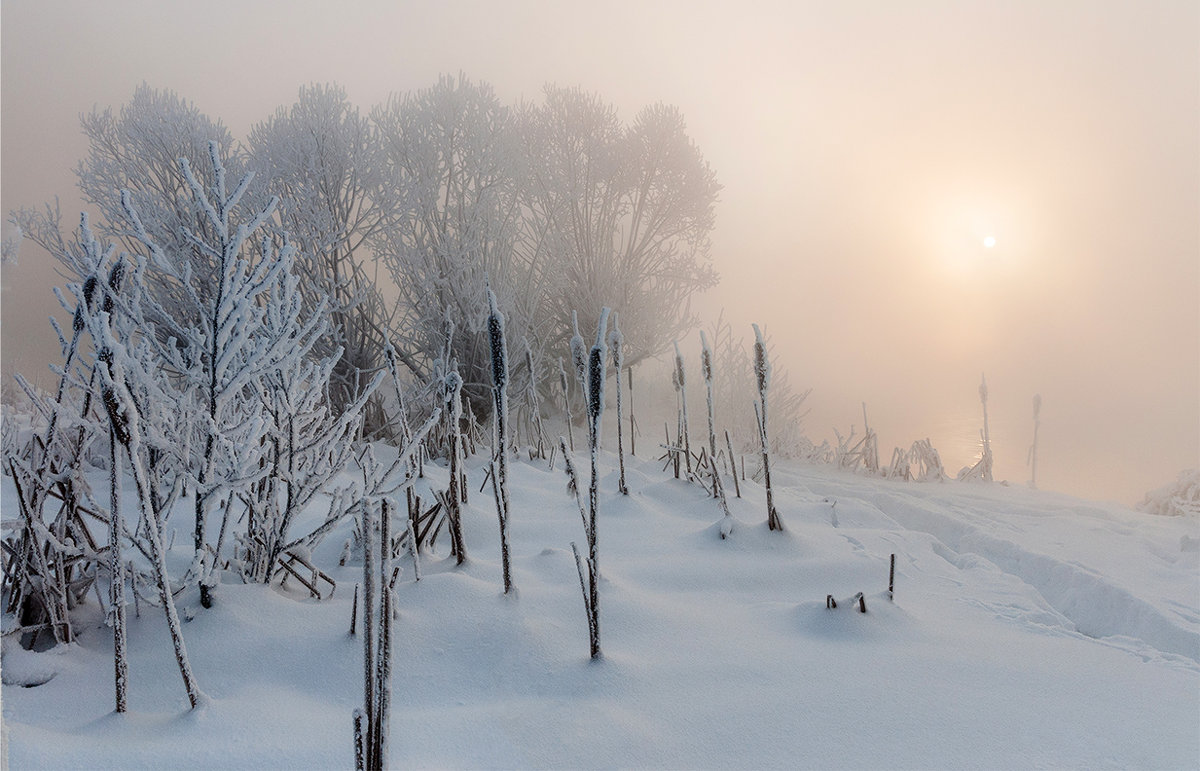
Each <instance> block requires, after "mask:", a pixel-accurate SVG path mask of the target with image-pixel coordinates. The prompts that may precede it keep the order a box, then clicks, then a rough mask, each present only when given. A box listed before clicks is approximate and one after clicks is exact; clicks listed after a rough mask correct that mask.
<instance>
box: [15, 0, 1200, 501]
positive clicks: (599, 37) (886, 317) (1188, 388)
mask: <svg viewBox="0 0 1200 771" xmlns="http://www.w3.org/2000/svg"><path fill="white" fill-rule="evenodd" d="M0 36H2V37H0V56H2V62H0V66H2V68H0V77H2V79H3V82H2V88H0V99H2V110H0V120H2V126H0V131H2V138H3V145H2V148H3V152H2V164H3V174H2V177H0V180H2V188H3V189H2V200H0V207H2V208H3V210H4V212H5V213H7V212H8V211H9V210H11V209H13V208H17V207H29V206H40V205H42V204H43V203H44V202H47V201H52V200H53V196H55V195H56V194H57V195H59V196H61V197H62V209H63V214H64V222H66V223H67V224H68V226H69V225H71V224H72V223H74V222H75V221H76V217H77V216H78V210H79V208H80V203H79V201H78V198H77V197H76V195H75V187H74V179H73V176H72V174H71V169H72V168H73V166H74V165H75V164H76V163H77V162H78V161H79V159H80V158H81V157H82V156H83V153H84V151H85V143H84V141H83V138H82V136H81V134H80V132H79V124H78V115H79V113H81V112H85V111H89V110H91V109H92V108H93V106H99V107H101V108H104V107H109V106H111V107H112V108H114V109H119V107H120V105H122V104H124V103H125V102H127V101H128V99H129V98H130V96H131V95H132V93H133V90H134V88H135V87H136V86H137V85H138V84H139V83H141V82H142V81H146V82H148V83H149V84H150V85H151V86H153V87H155V88H169V89H172V90H174V91H175V92H176V93H178V94H179V95H180V96H182V97H184V98H185V99H189V100H191V101H193V102H195V103H196V105H197V106H198V107H199V108H200V109H201V110H202V111H204V112H205V113H206V114H208V115H210V116H212V117H213V118H218V119H221V120H222V121H224V122H225V123H226V124H227V125H228V126H229V127H230V129H231V131H232V132H233V134H234V135H235V137H239V138H244V137H245V136H246V134H247V133H248V130H249V128H250V127H251V126H252V125H253V124H254V123H255V122H257V121H259V120H261V119H263V118H265V117H267V116H268V115H269V114H270V113H271V112H273V111H274V110H275V109H276V108H277V107H279V106H281V105H286V104H291V103H292V102H293V101H294V99H295V97H296V93H297V89H298V88H299V86H300V85H302V84H305V83H309V82H313V81H317V82H329V81H333V82H337V83H339V84H341V85H342V86H344V87H345V88H346V89H347V91H348V92H349V95H350V97H351V99H352V100H353V101H354V102H355V103H356V104H357V105H358V106H359V107H360V109H363V110H365V109H368V108H369V107H370V106H371V105H373V104H375V103H378V102H380V101H382V100H383V99H385V98H386V96H387V95H388V94H389V93H390V92H394V91H407V90H412V89H418V88H425V87H428V86H430V85H432V84H433V83H434V82H435V81H436V78H437V76H438V75H439V74H441V73H445V72H451V73H454V72H459V71H463V72H465V73H466V74H467V75H468V76H470V77H471V78H474V79H477V80H485V81H487V82H489V83H491V84H492V85H493V86H494V87H495V88H496V91H497V93H498V94H499V96H500V97H501V98H502V99H503V100H505V101H506V102H509V103H515V102H516V101H518V100H519V99H522V98H527V99H536V98H538V95H539V93H540V89H541V87H542V85H543V84H544V83H546V82H557V83H561V84H567V85H575V84H578V85H580V86H582V87H583V88H585V89H588V90H593V91H595V92H597V93H599V94H600V95H601V96H602V97H603V98H604V99H606V100H608V101H611V102H612V103H613V104H615V105H616V106H617V107H618V108H619V110H620V113H621V116H622V118H623V119H625V120H630V119H632V117H633V116H634V114H635V113H636V111H637V110H638V109H639V108H640V107H642V106H644V105H646V104H649V103H652V102H655V101H664V102H669V103H673V104H676V105H678V106H679V107H680V109H681V111H682V112H683V114H684V116H685V117H686V119H687V121H688V130H689V133H690V135H691V136H692V138H693V140H694V141H695V142H696V143H697V145H698V146H699V148H700V149H701V151H702V152H703V153H704V156H705V158H706V159H707V161H708V162H709V163H710V164H711V166H712V167H713V169H714V170H715V171H716V174H717V176H718V179H719V180H720V182H721V183H722V184H723V185H724V189H723V190H722V193H721V197H720V203H719V204H718V208H717V226H716V230H715V231H714V232H713V234H712V245H713V249H712V255H713V260H714V264H715V266H716V267H717V270H718V271H719V272H720V273H721V275H722V281H721V284H720V285H719V286H718V287H717V289H715V290H713V291H711V292H709V293H707V294H706V295H705V296H703V297H699V298H697V299H696V307H697V308H698V309H700V310H701V311H702V312H703V313H704V314H705V315H706V317H715V316H716V314H717V312H719V311H720V310H721V309H724V310H725V314H726V318H727V319H729V320H731V321H733V322H734V323H735V325H736V326H737V328H738V329H741V330H743V331H744V332H745V333H746V334H747V335H749V324H750V322H751V321H755V322H758V323H760V324H762V325H763V326H764V327H765V328H766V329H767V330H768V331H769V332H770V333H771V334H772V336H773V338H774V340H775V343H776V346H777V350H778V353H779V355H780V364H781V366H783V367H786V368H787V369H788V370H789V371H790V373H791V381H792V383H793V384H795V385H796V386H798V387H811V388H812V389H813V393H812V395H811V397H810V399H809V407H810V410H811V411H810V413H809V416H808V419H807V423H806V432H807V433H808V434H809V435H810V436H811V437H812V438H813V439H814V440H816V441H818V442H819V441H820V440H821V439H825V438H832V436H833V429H834V428H835V427H836V428H837V429H838V430H839V431H841V432H842V433H843V434H845V433H846V432H847V431H848V430H849V428H850V426H851V424H853V425H855V426H857V427H859V429H860V430H861V423H862V416H861V409H862V407H861V404H862V403H863V402H866V404H867V408H868V411H869V417H870V420H871V424H872V427H873V428H875V429H876V430H877V431H878V432H879V435H880V450H881V455H884V456H885V457H884V458H883V460H884V461H886V459H887V456H890V453H891V449H892V447H894V446H902V447H907V446H909V445H910V444H911V443H912V441H913V440H915V439H918V438H924V437H930V438H932V439H933V440H934V445H935V446H936V447H937V448H938V449H939V450H940V451H941V453H942V455H943V459H944V461H945V463H946V466H947V468H948V470H950V471H951V473H953V472H954V471H956V470H957V469H958V468H959V467H960V466H962V465H967V464H968V463H970V462H971V460H972V457H971V456H972V454H973V453H974V451H975V449H976V444H977V437H978V430H979V428H980V426H981V423H982V418H981V415H980V411H979V399H978V391H977V389H978V385H979V378H980V375H981V373H986V375H987V378H988V385H989V389H990V394H991V400H990V402H989V417H990V422H991V430H992V435H993V440H994V442H995V450H996V453H997V465H996V474H997V477H998V478H1005V479H1008V480H1011V481H1012V482H1014V483H1023V482H1024V481H1025V480H1027V479H1028V468H1027V467H1026V466H1025V453H1026V449H1027V447H1028V446H1029V443H1030V441H1031V440H1032V432H1033V420H1032V406H1031V402H1032V398H1033V395H1034V394H1035V393H1040V394H1041V395H1042V397H1043V410H1042V427H1041V434H1040V438H1041V446H1040V450H1039V481H1040V483H1041V484H1040V486H1041V487H1043V488H1046V489H1057V490H1062V491H1066V492H1070V493H1073V494H1077V495H1080V496H1083V497H1087V498H1093V499H1104V498H1111V499H1117V500H1121V501H1123V502H1125V503H1133V502H1135V501H1137V500H1138V499H1139V498H1140V497H1141V495H1142V493H1144V492H1145V491H1146V490H1148V489H1150V488H1152V487H1157V486H1160V485H1162V484H1166V483H1168V482H1170V481H1171V480H1173V479H1174V478H1175V475H1176V473H1177V472H1178V471H1180V470H1181V469H1183V468H1185V467H1194V466H1198V465H1200V6H1198V5H1196V4H1194V3H1189V2H1165V1H1162V2H1149V3H1143V2H1137V3H1135V2H1107V3H1101V2H1082V1H1079V2H1070V1H1068V2H1057V3H1054V4H1046V3H1041V2H1003V3H1000V2H974V3H970V2H954V3H949V2H946V3H935V2H918V3H906V4H903V5H896V4H890V3H870V2H867V3H856V4H829V3H815V2H805V3H785V2H765V3H755V4H752V5H751V6H750V7H749V9H747V10H742V11H735V10H734V9H733V8H732V6H730V5H729V4H726V3H716V2H714V3H692V2H688V3H684V2H657V3H649V4H647V3H632V2H628V3H609V4H594V3H593V4H570V3H561V4H558V3H539V2H514V3H485V2H478V3H458V4H448V5H447V6H445V7H443V6H442V5H441V4H437V3H425V2H414V3H403V4H396V3H384V2H352V3H347V4H345V5H343V6H339V7H338V8H337V9H334V7H333V6H332V5H330V4H326V3H320V2H315V0H307V1H301V2H283V1H282V0H259V1H258V2H249V3H242V2H232V0H215V1H214V2H206V3H196V4H193V5H183V4H177V3H170V4H166V3H161V2H158V1H157V0H117V1H114V2H107V3H90V2H82V1H73V2H64V1H63V0H50V1H45V0H5V2H4V4H3V7H2V8H0ZM7 233H8V230H7V228H6V230H5V234H6V235H7ZM988 236H991V237H994V238H995V239H996V243H995V245H994V247H991V248H988V247H985V246H984V245H983V239H984V238H986V237H988ZM47 263H48V260H47V259H46V258H45V256H44V255H40V254H37V253H35V252H34V250H33V248H32V245H28V244H27V245H26V247H25V248H24V249H23V250H22V255H21V263H20V264H19V265H17V266H6V267H5V268H4V271H3V295H2V312H3V328H2V335H3V338H2V342H0V353H2V357H3V369H4V373H5V376H6V377H7V376H9V374H10V373H11V372H13V371H23V372H25V373H26V374H27V375H30V376H31V379H35V380H36V379H37V373H38V372H44V371H45V369H44V367H45V362H46V361H47V360H48V358H49V357H50V356H51V355H52V354H53V352H54V348H55V344H54V336H53V332H52V331H51V329H50V327H49V325H48V324H47V323H46V317H47V315H49V314H50V313H53V312H55V311H56V309H57V304H56V302H55V301H54V299H53V297H52V295H51V294H50V291H49V288H50V286H51V285H52V284H53V283H55V281H56V277H55V276H54V273H53V266H52V265H49V264H47ZM687 344H688V345H690V346H691V347H692V348H693V349H695V350H698V347H699V343H698V339H693V340H691V341H689V342H688V343H687ZM42 377H43V378H45V377H46V376H45V375H43V376H42Z"/></svg>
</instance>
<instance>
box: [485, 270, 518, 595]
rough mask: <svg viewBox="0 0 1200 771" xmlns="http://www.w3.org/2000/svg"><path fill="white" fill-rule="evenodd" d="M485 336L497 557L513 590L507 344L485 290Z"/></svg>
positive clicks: (499, 315)
mask: <svg viewBox="0 0 1200 771" xmlns="http://www.w3.org/2000/svg"><path fill="white" fill-rule="evenodd" d="M488 308H489V312H488V321H487V325H488V339H489V341H490V343H491V351H492V397H493V400H494V402H495V405H494V407H495V409H494V412H495V418H494V420H495V425H496V474H495V475H494V476H493V477H492V484H494V485H495V486H496V501H497V514H498V516H499V518H500V559H501V562H502V563H503V569H504V593H505V594H508V593H510V592H511V591H512V590H513V581H512V566H511V563H510V560H509V549H508V346H507V345H506V344H505V341H504V315H503V314H502V313H500V309H499V308H497V307H496V295H495V293H494V292H492V290H491V289H489V290H488Z"/></svg>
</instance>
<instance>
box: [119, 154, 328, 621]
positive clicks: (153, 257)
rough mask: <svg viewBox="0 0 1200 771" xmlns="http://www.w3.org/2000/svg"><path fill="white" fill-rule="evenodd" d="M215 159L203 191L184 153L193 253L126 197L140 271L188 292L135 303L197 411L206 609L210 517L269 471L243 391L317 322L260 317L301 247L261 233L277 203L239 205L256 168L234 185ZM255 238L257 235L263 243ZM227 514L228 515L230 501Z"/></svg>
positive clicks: (260, 420)
mask: <svg viewBox="0 0 1200 771" xmlns="http://www.w3.org/2000/svg"><path fill="white" fill-rule="evenodd" d="M209 166H210V168H211V170H212V171H211V173H212V185H211V187H207V188H206V187H205V186H204V185H203V184H202V183H201V182H200V180H199V179H198V178H197V177H196V175H195V174H194V173H193V171H192V168H191V164H190V163H189V162H188V161H187V159H186V158H184V159H181V160H180V167H181V169H182V171H183V173H184V177H185V179H186V180H187V183H188V185H189V187H190V188H191V191H192V195H193V198H194V200H195V205H196V206H197V207H198V208H200V209H201V210H202V211H203V212H204V214H205V217H206V219H207V222H206V230H205V233H197V232H195V231H193V230H192V229H191V228H188V227H184V231H183V232H184V236H185V238H186V240H187V242H188V244H189V245H190V248H189V250H188V251H187V252H184V253H179V252H170V251H167V250H166V249H164V248H163V247H162V245H161V244H159V243H158V242H157V241H156V240H155V239H154V237H153V235H152V234H151V233H149V231H147V229H146V227H145V225H144V223H143V222H142V220H141V216H140V213H139V212H138V211H137V208H136V206H135V205H134V203H133V200H132V198H131V197H130V196H129V195H125V194H123V195H122V200H123V201H124V203H125V222H126V223H127V224H128V227H130V229H131V230H132V232H133V234H134V237H135V238H136V239H137V241H138V242H139V243H140V245H141V247H142V249H143V251H145V252H146V253H147V255H148V257H147V259H146V260H145V261H144V264H145V265H146V266H147V267H146V268H144V269H141V270H140V271H139V272H138V273H136V274H135V275H137V276H145V275H154V276H157V277H158V278H159V280H160V281H161V280H169V281H171V282H173V283H175V284H176V285H177V286H178V288H179V295H180V297H181V298H182V300H181V302H180V303H179V304H178V306H177V309H175V312H172V309H168V308H165V307H163V306H161V305H160V304H158V303H157V302H156V301H155V298H154V296H153V294H151V293H150V292H145V293H143V294H142V295H141V296H140V297H139V300H140V301H139V302H137V303H135V304H132V305H131V306H130V310H131V312H132V313H133V314H135V317H136V321H137V322H138V326H139V329H140V330H141V331H142V332H143V333H145V334H146V338H147V341H148V343H149V344H150V345H151V346H152V347H153V353H154V355H155V356H156V357H157V360H158V362H159V364H160V366H162V367H164V368H165V369H166V370H167V371H170V372H173V373H175V377H174V378H173V380H172V385H173V387H174V388H176V389H177V390H178V391H179V392H180V393H181V394H182V396H183V398H185V399H188V400H190V401H191V402H192V403H194V405H195V408H196V411H197V413H198V414H199V417H198V419H197V420H196V423H195V426H194V428H193V431H194V433H195V441H194V442H192V443H191V444H190V446H189V448H188V449H189V452H188V456H187V458H186V461H185V466H186V473H187V474H188V476H189V484H190V485H191V486H193V487H194V489H195V530H194V534H193V543H194V546H195V559H194V562H193V569H194V571H195V572H196V573H197V574H198V578H199V579H200V587H201V602H202V604H204V605H205V606H206V607H207V606H208V605H209V604H210V603H211V598H210V589H211V576H212V568H213V567H214V561H213V559H212V556H211V554H210V552H209V551H208V548H207V547H208V534H207V524H208V517H209V514H210V513H211V512H212V511H213V510H215V509H216V508H218V507H221V506H227V502H228V498H229V496H230V495H231V494H232V493H233V492H234V491H235V490H237V489H239V488H241V487H243V486H244V485H246V484H249V483H252V482H253V481H255V480H257V479H260V478H262V477H264V476H265V475H266V473H265V471H264V470H263V469H264V464H263V463H262V460H263V453H264V449H265V448H264V447H263V443H262V442H261V441H260V440H261V437H262V435H263V433H264V430H263V429H264V424H265V422H266V417H265V416H264V414H263V403H262V401H261V400H258V399H254V398H248V397H247V394H248V392H252V391H253V390H254V389H255V388H257V387H260V385H261V383H262V382H263V378H264V377H265V376H266V375H267V374H268V373H271V372H274V371H275V370H276V369H279V368H281V367H284V366H285V365H286V364H287V363H288V362H289V361H293V360H294V359H295V358H296V357H298V356H302V355H303V352H304V351H305V350H307V346H311V343H309V344H307V346H306V344H305V338H306V337H307V336H309V335H311V327H310V329H309V331H302V330H300V329H297V328H296V327H294V326H289V327H283V328H275V329H271V328H268V327H267V326H265V325H264V323H263V316H264V313H265V311H264V305H265V304H267V301H268V299H269V296H270V292H271V289H272V287H274V286H276V285H277V284H278V282H279V281H280V276H281V274H283V273H286V272H288V271H289V270H290V268H291V264H292V260H293V258H294V254H295V249H294V247H292V246H291V245H285V246H283V247H277V246H276V245H275V244H274V243H273V242H272V239H271V238H270V237H268V236H267V235H265V231H264V226H265V225H266V223H267V221H268V220H269V219H270V218H271V216H272V214H273V212H274V205H275V202H274V201H270V202H268V203H267V204H266V205H265V206H264V207H263V208H262V209H257V210H255V209H251V210H249V211H247V210H246V208H245V207H243V206H242V205H241V202H242V199H243V196H244V195H245V194H246V191H247V188H248V187H249V184H250V181H251V179H252V176H253V175H252V174H247V175H245V176H243V177H242V178H241V181H240V182H239V183H238V185H236V186H235V187H234V188H233V189H232V190H230V189H229V188H228V187H227V185H226V171H225V167H224V165H223V164H222V162H221V158H220V154H219V146H218V144H217V143H215V142H214V143H212V144H211V145H210V156H209ZM255 235H258V236H261V240H260V241H258V242H257V243H255V241H254V239H253V236H255ZM192 251H195V252H198V253H200V254H202V255H203V256H204V258H205V260H206V261H207V262H208V263H209V264H211V265H213V266H215V268H216V270H215V272H214V273H213V274H212V275H211V277H209V278H207V279H205V278H201V277H199V276H197V274H196V273H195V272H194V271H193V270H192V261H191V260H190V254H191V252H192ZM149 331H152V333H149ZM225 512H226V515H228V513H229V512H228V508H225Z"/></svg>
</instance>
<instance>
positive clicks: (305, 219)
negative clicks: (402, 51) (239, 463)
mask: <svg viewBox="0 0 1200 771" xmlns="http://www.w3.org/2000/svg"><path fill="white" fill-rule="evenodd" d="M379 148H380V145H379V141H378V137H377V135H376V133H375V130H374V128H373V126H372V124H371V122H370V120H369V119H368V118H367V117H366V116H364V115H361V114H360V113H359V111H358V108H356V107H355V106H354V105H352V104H351V103H350V101H349V99H348V98H347V96H346V92H345V90H344V89H342V88H341V87H339V86H336V85H317V84H314V85H311V86H305V87H303V88H301V89H300V93H299V96H298V98H297V100H296V102H295V104H293V105H291V106H290V107H281V108H279V109H278V110H277V111H276V112H275V114H274V115H272V116H271V117H270V118H268V119H266V120H264V121H262V122H261V123H259V124H257V125H256V126H255V127H254V128H253V129H252V130H251V132H250V136H249V140H248V150H249V156H250V157H249V160H248V163H249V165H250V166H251V167H252V168H254V169H255V171H256V177H255V178H256V180H257V184H256V188H257V189H258V190H260V191H262V194H263V195H266V196H272V195H273V196H276V197H277V198H278V199H279V206H278V215H279V220H280V224H281V225H282V227H283V229H284V230H285V231H286V232H287V234H288V236H289V238H290V239H291V241H292V243H293V244H295V245H296V246H297V253H296V266H295V272H296V273H297V274H298V275H299V276H300V277H301V279H302V280H301V282H300V290H301V292H302V293H303V295H304V297H305V300H306V304H307V309H308V310H309V311H310V312H312V311H313V309H315V308H316V307H317V306H318V304H320V303H324V304H325V305H326V310H327V312H328V313H329V315H330V320H331V323H330V325H329V327H328V329H327V330H326V331H325V332H324V333H323V335H322V340H321V342H320V344H319V345H318V350H319V351H320V352H321V353H322V354H324V355H328V354H329V353H331V352H332V351H334V350H336V349H338V348H339V347H340V348H341V349H342V357H341V359H340V360H339V361H338V363H337V365H336V366H335V367H334V371H333V376H332V383H331V388H332V392H331V397H332V399H333V402H334V404H335V405H336V406H338V407H340V406H341V405H343V404H349V403H352V402H353V401H355V400H356V399H357V398H358V396H359V395H360V393H361V391H362V390H363V388H364V387H365V386H366V384H367V382H368V381H369V380H370V377H371V374H370V373H371V372H373V371H375V370H377V369H379V368H380V367H381V366H382V364H383V358H384V352H383V351H384V347H385V345H386V344H387V336H388V329H389V326H390V318H389V315H390V314H389V309H388V303H387V301H385V300H384V298H383V295H382V291H383V288H382V287H380V286H378V285H377V284H376V282H375V280H374V279H375V275H374V273H373V272H372V271H371V260H370V258H369V254H368V250H367V249H366V248H365V246H366V244H367V242H368V240H369V239H371V238H373V237H375V236H376V235H377V234H378V233H379V232H380V230H381V229H382V228H383V227H384V226H385V224H387V223H389V222H390V221H391V220H392V218H393V217H394V216H395V214H396V210H397V208H398V204H399V201H400V200H402V198H403V189H402V188H401V187H399V186H397V185H394V184H392V182H391V180H389V179H388V178H386V176H385V175H384V173H383V165H382V162H381V161H382V158H381V153H380V150H379Z"/></svg>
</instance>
